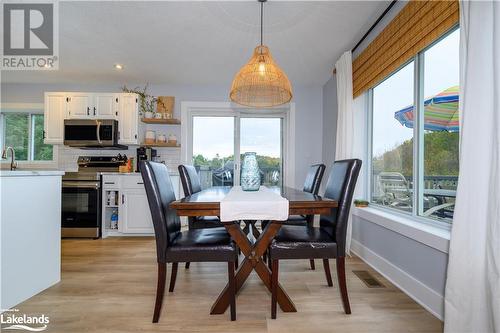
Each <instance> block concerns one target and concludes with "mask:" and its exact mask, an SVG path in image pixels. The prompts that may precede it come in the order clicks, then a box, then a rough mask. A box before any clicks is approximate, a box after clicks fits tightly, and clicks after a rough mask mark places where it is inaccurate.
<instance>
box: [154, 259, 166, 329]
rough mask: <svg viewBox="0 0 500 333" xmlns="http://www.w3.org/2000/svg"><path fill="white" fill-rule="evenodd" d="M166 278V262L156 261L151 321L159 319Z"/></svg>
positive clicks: (155, 321)
mask: <svg viewBox="0 0 500 333" xmlns="http://www.w3.org/2000/svg"><path fill="white" fill-rule="evenodd" d="M166 278H167V264H166V263H160V262H159V263H158V284H157V285H156V302H155V310H154V313H153V323H157V322H158V319H160V311H161V305H162V303H163V295H164V293H165V280H166Z"/></svg>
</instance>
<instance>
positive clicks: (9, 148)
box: [2, 147, 17, 171]
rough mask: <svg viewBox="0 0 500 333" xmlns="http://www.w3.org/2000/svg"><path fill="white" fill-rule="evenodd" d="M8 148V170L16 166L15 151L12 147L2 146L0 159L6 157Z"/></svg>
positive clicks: (14, 168)
mask: <svg viewBox="0 0 500 333" xmlns="http://www.w3.org/2000/svg"><path fill="white" fill-rule="evenodd" d="M8 150H10V170H11V171H12V170H16V168H17V162H16V152H15V151H14V148H12V147H7V148H4V150H3V152H2V159H6V158H7V151H8Z"/></svg>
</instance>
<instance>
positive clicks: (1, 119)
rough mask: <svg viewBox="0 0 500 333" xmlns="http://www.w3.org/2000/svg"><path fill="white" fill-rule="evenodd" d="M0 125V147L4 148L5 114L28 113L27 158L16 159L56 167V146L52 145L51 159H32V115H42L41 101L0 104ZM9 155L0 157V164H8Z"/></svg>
mask: <svg viewBox="0 0 500 333" xmlns="http://www.w3.org/2000/svg"><path fill="white" fill-rule="evenodd" d="M0 110H1V111H0V127H1V129H2V131H1V132H0V134H1V135H0V148H1V149H2V151H3V149H4V148H5V142H4V135H5V115H6V114H26V115H28V129H29V130H28V159H27V160H17V159H16V162H17V163H18V164H19V165H24V166H30V165H34V166H35V165H36V166H45V167H56V166H57V151H58V150H57V146H56V145H52V160H34V159H33V158H34V136H33V131H34V124H35V122H34V121H33V116H34V115H44V105H43V103H2V104H1V106H0ZM9 163H10V157H9V158H7V159H0V164H9Z"/></svg>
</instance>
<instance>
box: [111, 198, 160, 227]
mask: <svg viewBox="0 0 500 333" xmlns="http://www.w3.org/2000/svg"><path fill="white" fill-rule="evenodd" d="M118 212H119V213H118V214H119V218H120V221H121V223H122V224H121V227H122V229H121V231H122V232H123V233H125V234H130V233H132V234H152V233H154V229H153V220H152V219H151V212H150V210H149V204H148V198H147V196H146V190H145V189H144V188H142V189H124V190H122V191H121V201H120V207H119V209H118Z"/></svg>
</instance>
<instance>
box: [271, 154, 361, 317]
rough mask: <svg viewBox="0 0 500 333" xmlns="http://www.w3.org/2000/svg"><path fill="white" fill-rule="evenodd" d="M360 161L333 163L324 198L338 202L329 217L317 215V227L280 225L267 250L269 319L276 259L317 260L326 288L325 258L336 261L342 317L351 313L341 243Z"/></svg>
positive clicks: (273, 312)
mask: <svg viewBox="0 0 500 333" xmlns="http://www.w3.org/2000/svg"><path fill="white" fill-rule="evenodd" d="M360 168H361V160H358V159H351V160H342V161H335V163H334V164H333V168H332V171H331V172H330V177H329V179H328V184H327V185H326V191H325V195H324V197H325V198H329V199H334V200H336V201H338V207H337V208H335V209H332V213H331V214H330V215H321V217H320V226H319V227H297V226H283V227H281V229H280V231H279V232H278V234H277V235H276V237H275V238H274V240H273V242H272V243H271V245H270V247H269V258H270V260H271V263H272V265H271V271H272V281H271V289H272V301H271V318H273V319H275V318H276V302H277V298H276V297H277V285H278V267H279V260H282V259H310V258H321V259H323V265H324V268H325V274H326V279H327V282H328V286H330V287H331V286H333V283H332V277H331V274H330V266H329V262H328V259H329V258H335V259H336V261H337V279H338V283H339V289H340V294H341V296H342V303H343V305H344V311H345V313H346V314H350V313H351V307H350V305H349V298H348V295H347V286H346V279H345V242H346V232H347V221H348V218H349V210H350V208H351V201H352V197H353V194H354V189H355V187H356V181H357V179H358V175H359V171H360Z"/></svg>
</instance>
